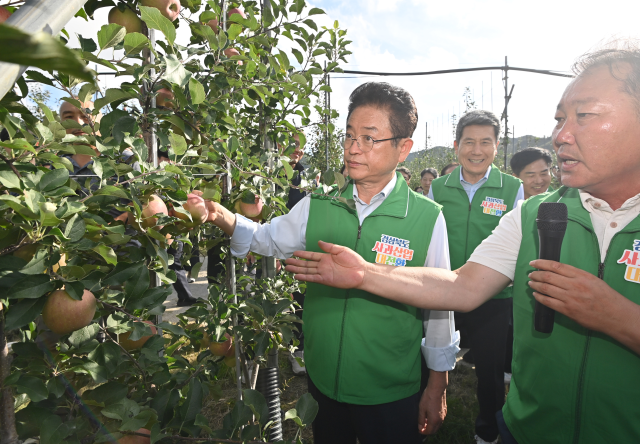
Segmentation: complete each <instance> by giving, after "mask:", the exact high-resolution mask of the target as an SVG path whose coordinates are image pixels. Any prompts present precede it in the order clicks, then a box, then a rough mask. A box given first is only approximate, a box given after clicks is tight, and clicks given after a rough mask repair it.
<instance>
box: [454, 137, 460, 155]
mask: <svg viewBox="0 0 640 444" xmlns="http://www.w3.org/2000/svg"><path fill="white" fill-rule="evenodd" d="M458 148H459V145H458V141H457V140H454V141H453V152H454V153H456V156H458Z"/></svg>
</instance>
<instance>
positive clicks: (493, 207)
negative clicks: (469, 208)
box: [480, 196, 507, 217]
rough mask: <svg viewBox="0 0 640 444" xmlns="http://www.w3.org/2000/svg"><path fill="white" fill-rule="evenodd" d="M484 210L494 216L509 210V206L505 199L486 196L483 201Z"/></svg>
mask: <svg viewBox="0 0 640 444" xmlns="http://www.w3.org/2000/svg"><path fill="white" fill-rule="evenodd" d="M480 206H481V207H482V212H483V213H484V214H490V215H492V216H498V217H500V216H502V213H504V212H505V211H507V206H506V205H505V204H504V200H502V199H498V198H495V197H489V196H487V197H485V198H484V200H483V201H482V203H481V204H480Z"/></svg>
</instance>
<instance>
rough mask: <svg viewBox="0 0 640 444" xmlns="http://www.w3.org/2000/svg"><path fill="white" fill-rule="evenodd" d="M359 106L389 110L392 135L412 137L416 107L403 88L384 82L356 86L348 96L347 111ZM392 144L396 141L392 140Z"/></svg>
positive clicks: (350, 111)
mask: <svg viewBox="0 0 640 444" xmlns="http://www.w3.org/2000/svg"><path fill="white" fill-rule="evenodd" d="M360 106H375V107H377V108H383V109H386V110H387V111H388V112H389V126H390V127H391V132H392V133H393V137H412V136H413V132H414V131H415V130H416V126H417V125H418V109H417V108H416V104H415V102H414V101H413V97H411V94H409V93H408V92H407V91H406V90H405V89H402V88H400V87H398V86H394V85H391V84H390V83H386V82H367V83H363V84H362V85H360V86H358V87H357V88H356V89H354V90H353V92H352V93H351V95H350V96H349V108H348V110H349V112H348V114H347V124H348V123H349V118H350V117H351V113H352V112H353V111H354V110H355V109H356V108H358V107H360ZM393 142H394V145H397V143H398V141H397V140H394V141H393Z"/></svg>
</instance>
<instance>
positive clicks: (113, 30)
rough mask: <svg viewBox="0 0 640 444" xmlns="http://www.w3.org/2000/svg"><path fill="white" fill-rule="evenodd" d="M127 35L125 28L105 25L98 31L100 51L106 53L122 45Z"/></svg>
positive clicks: (112, 24)
mask: <svg viewBox="0 0 640 444" xmlns="http://www.w3.org/2000/svg"><path fill="white" fill-rule="evenodd" d="M125 35H127V30H126V29H125V28H124V26H120V25H117V24H115V23H111V24H109V25H103V26H102V28H100V31H98V45H100V51H104V50H105V49H107V48H113V47H114V46H116V45H117V44H118V43H120V42H121V41H122V40H123V39H124V36H125Z"/></svg>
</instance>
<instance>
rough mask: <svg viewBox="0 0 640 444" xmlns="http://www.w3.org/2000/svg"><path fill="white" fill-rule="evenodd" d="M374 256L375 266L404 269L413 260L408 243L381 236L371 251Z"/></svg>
mask: <svg viewBox="0 0 640 444" xmlns="http://www.w3.org/2000/svg"><path fill="white" fill-rule="evenodd" d="M371 251H375V252H376V253H377V254H376V264H385V265H394V266H396V267H404V266H406V265H407V262H408V261H410V260H411V259H413V250H410V249H409V241H408V240H404V239H398V238H397V237H393V236H387V235H386V234H383V235H382V237H381V239H380V240H379V241H376V245H375V246H374V247H373V248H372V249H371Z"/></svg>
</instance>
